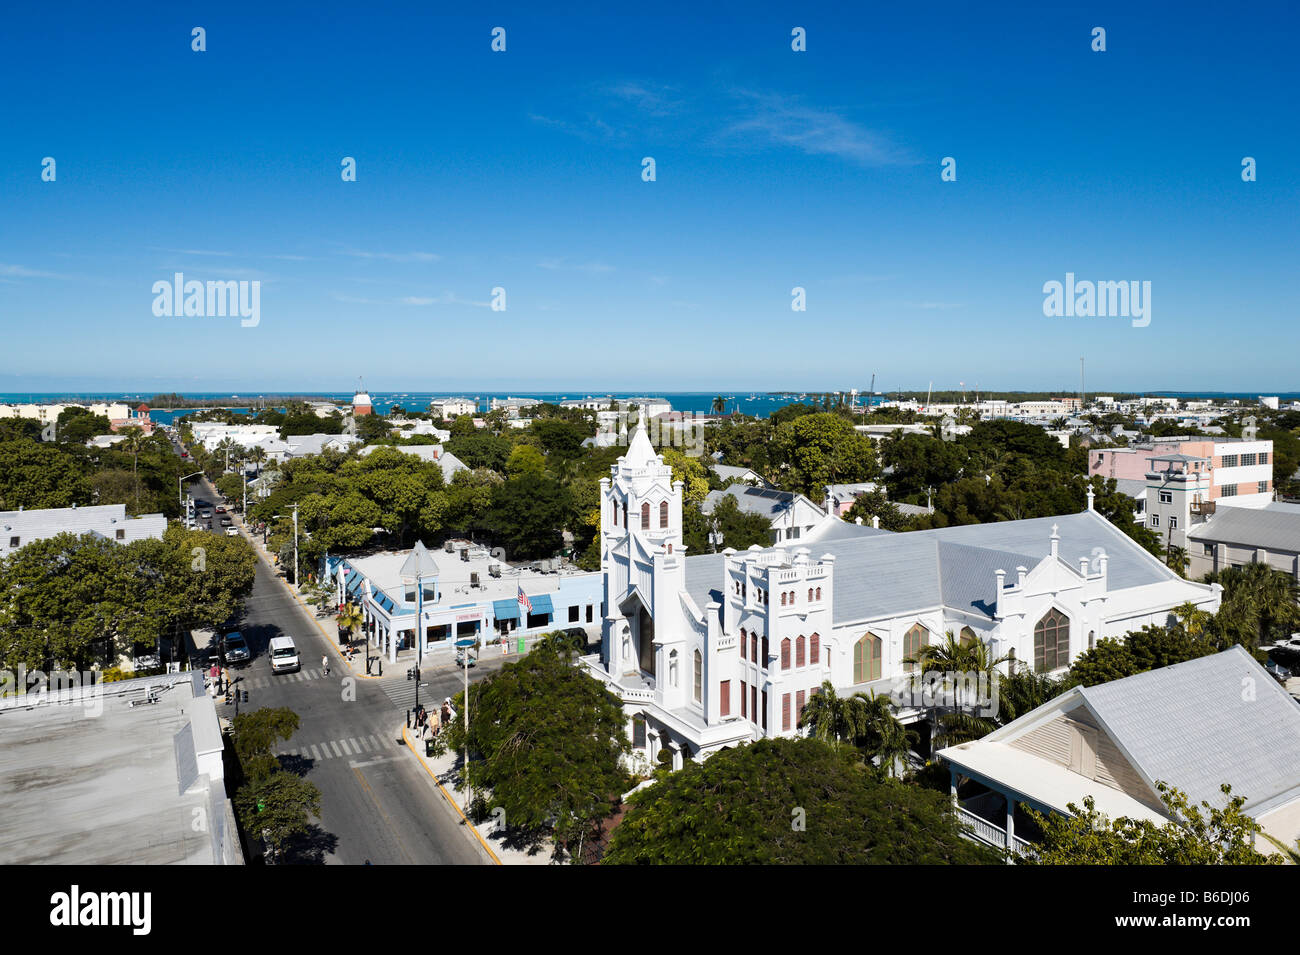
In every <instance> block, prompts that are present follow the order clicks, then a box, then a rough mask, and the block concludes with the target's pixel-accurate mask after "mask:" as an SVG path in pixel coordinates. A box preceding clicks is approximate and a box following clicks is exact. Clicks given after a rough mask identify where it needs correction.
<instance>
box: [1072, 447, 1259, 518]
mask: <svg viewBox="0 0 1300 955" xmlns="http://www.w3.org/2000/svg"><path fill="white" fill-rule="evenodd" d="M1176 454H1182V455H1187V456H1188V457H1195V458H1206V459H1208V460H1209V462H1210V465H1209V470H1210V478H1211V480H1210V488H1209V494H1210V497H1209V499H1210V500H1211V501H1217V500H1220V499H1231V498H1236V500H1231V501H1230V503H1232V504H1236V505H1241V506H1246V507H1262V506H1263V505H1265V504H1267V503H1268V502H1269V501H1271V500H1272V499H1273V462H1272V458H1273V442H1272V441H1247V440H1244V439H1242V438H1170V439H1165V440H1160V439H1154V440H1153V441H1152V442H1151V443H1150V444H1148V445H1146V446H1142V447H1131V448H1093V449H1092V450H1090V451H1089V452H1088V476H1089V477H1091V476H1092V475H1094V474H1097V475H1100V476H1102V477H1104V478H1115V479H1117V480H1121V479H1123V480H1130V481H1144V480H1146V479H1147V475H1148V473H1150V471H1151V467H1150V459H1151V458H1152V457H1158V456H1161V455H1176Z"/></svg>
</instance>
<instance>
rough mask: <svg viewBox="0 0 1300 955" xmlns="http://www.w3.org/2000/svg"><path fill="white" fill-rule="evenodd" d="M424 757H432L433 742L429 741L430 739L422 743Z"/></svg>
mask: <svg viewBox="0 0 1300 955" xmlns="http://www.w3.org/2000/svg"><path fill="white" fill-rule="evenodd" d="M424 755H425V756H432V755H433V740H431V739H426V740H425V741H424Z"/></svg>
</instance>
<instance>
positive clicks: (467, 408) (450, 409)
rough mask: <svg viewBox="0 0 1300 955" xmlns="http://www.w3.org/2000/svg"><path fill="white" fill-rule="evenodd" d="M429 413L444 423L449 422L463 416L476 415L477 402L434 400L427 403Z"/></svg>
mask: <svg viewBox="0 0 1300 955" xmlns="http://www.w3.org/2000/svg"><path fill="white" fill-rule="evenodd" d="M429 411H431V412H432V413H433V414H435V415H437V416H438V417H440V418H442V419H443V420H444V421H451V420H452V419H453V418H458V417H460V416H461V415H463V414H467V415H476V414H478V402H476V401H474V400H472V399H470V398H435V399H434V400H433V401H430V402H429Z"/></svg>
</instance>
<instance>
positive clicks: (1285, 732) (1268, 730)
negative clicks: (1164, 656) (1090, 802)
mask: <svg viewBox="0 0 1300 955" xmlns="http://www.w3.org/2000/svg"><path fill="white" fill-rule="evenodd" d="M1246 687H1250V688H1251V689H1252V690H1253V692H1252V693H1249V694H1248V693H1246V692H1244V688H1246ZM1080 694H1081V695H1082V696H1083V698H1084V699H1085V700H1086V701H1087V702H1088V705H1089V706H1090V707H1091V708H1092V711H1093V712H1094V713H1095V714H1096V715H1097V717H1098V718H1099V719H1100V720H1101V721H1102V722H1103V724H1104V726H1105V729H1106V730H1107V731H1108V732H1109V733H1110V734H1111V736H1112V737H1113V738H1114V739H1115V741H1116V742H1117V743H1118V744H1119V745H1120V746H1121V747H1122V748H1123V749H1124V750H1125V751H1126V752H1127V754H1128V755H1129V757H1130V758H1131V759H1132V760H1133V761H1134V763H1135V765H1136V767H1137V769H1138V770H1139V772H1141V773H1143V774H1144V775H1145V776H1146V777H1147V778H1148V779H1150V780H1152V781H1153V782H1154V781H1164V782H1167V783H1169V784H1171V785H1174V786H1177V787H1178V788H1179V789H1181V790H1183V792H1185V793H1187V795H1188V797H1189V799H1190V800H1191V801H1192V802H1195V803H1199V802H1201V801H1202V800H1204V801H1207V802H1209V803H1211V804H1212V805H1222V804H1223V803H1224V799H1223V796H1222V794H1221V793H1220V792H1219V787H1220V786H1221V785H1222V784H1223V783H1229V784H1230V785H1231V786H1232V792H1233V795H1234V796H1244V797H1246V808H1247V809H1255V810H1259V809H1264V808H1269V806H1268V805H1267V804H1268V803H1276V804H1280V803H1283V802H1287V801H1289V799H1290V798H1295V797H1297V796H1300V706H1297V705H1296V701H1295V700H1294V699H1292V698H1291V696H1290V694H1288V693H1287V692H1286V690H1284V689H1283V688H1282V687H1281V686H1279V685H1278V684H1277V682H1276V681H1274V680H1273V678H1272V677H1270V676H1269V675H1268V674H1267V673H1266V672H1265V671H1264V668H1263V667H1261V666H1260V665H1259V664H1258V663H1257V662H1255V660H1254V659H1253V658H1252V657H1251V655H1250V654H1249V653H1248V652H1246V651H1245V650H1244V649H1242V648H1241V647H1239V646H1237V647H1232V648H1231V649H1229V650H1225V651H1223V652H1222V653H1216V654H1214V655H1212V656H1208V657H1201V658H1200V659H1197V660H1189V661H1187V662H1186V663H1178V664H1175V665H1174V666H1170V667H1163V668H1161V669H1159V670H1150V671H1148V672H1146V673H1139V674H1138V675H1137V676H1131V677H1127V678H1125V679H1122V680H1115V681H1114V682H1111V683H1103V684H1101V685H1100V686H1091V687H1084V688H1081V689H1080Z"/></svg>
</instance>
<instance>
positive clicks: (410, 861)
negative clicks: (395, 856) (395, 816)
mask: <svg viewBox="0 0 1300 955" xmlns="http://www.w3.org/2000/svg"><path fill="white" fill-rule="evenodd" d="M352 771H353V772H354V773H356V774H357V779H358V780H359V781H360V783H361V788H362V789H364V790H365V791H366V793H367V794H368V795H369V796H370V801H371V802H373V803H374V804H375V808H376V809H378V810H379V814H380V815H381V816H383V817H384V821H385V822H386V823H387V824H388V831H389V832H391V833H392V834H393V838H394V839H395V840H396V842H397V848H398V849H400V850H401V853H402V855H403V856H404V857H405V858H406V864H407V865H415V860H414V859H412V858H411V857H410V855H409V854H408V853H407V851H406V847H405V846H404V845H402V837H401V836H399V835H398V834H397V826H395V825H394V824H393V820H392V819H391V818H390V817H389V815H388V813H386V812H384V807H383V806H381V805H379V797H377V796H376V795H375V791H374V790H373V789H371V788H370V783H368V782H366V777H365V776H362V775H361V770H359V769H357V767H355V766H353V767H352Z"/></svg>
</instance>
